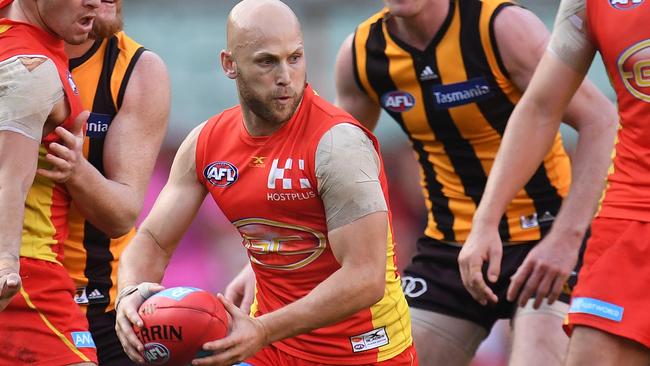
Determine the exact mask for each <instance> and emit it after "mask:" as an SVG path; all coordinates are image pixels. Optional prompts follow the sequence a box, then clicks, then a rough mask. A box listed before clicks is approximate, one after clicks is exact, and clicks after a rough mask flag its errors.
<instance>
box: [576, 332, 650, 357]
mask: <svg viewBox="0 0 650 366" xmlns="http://www.w3.org/2000/svg"><path fill="white" fill-rule="evenodd" d="M566 365H567V366H581V365H590V366H600V365H602V366H606V365H611V366H615V365H625V366H647V365H650V349H648V348H646V347H645V346H643V345H642V344H640V343H637V342H634V341H632V340H629V339H627V338H623V337H619V336H616V335H613V334H609V333H607V332H604V331H601V330H598V329H595V328H591V327H588V326H580V325H577V326H576V327H575V329H574V330H573V334H572V335H571V341H570V343H569V353H568V356H567V362H566Z"/></svg>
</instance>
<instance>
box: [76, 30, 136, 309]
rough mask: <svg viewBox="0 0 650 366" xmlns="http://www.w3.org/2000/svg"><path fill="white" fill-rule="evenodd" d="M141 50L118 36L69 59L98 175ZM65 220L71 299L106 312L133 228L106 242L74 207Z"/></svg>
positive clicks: (86, 146)
mask: <svg viewBox="0 0 650 366" xmlns="http://www.w3.org/2000/svg"><path fill="white" fill-rule="evenodd" d="M144 51H145V49H144V48H143V47H142V46H141V45H140V44H138V43H136V42H135V41H134V40H132V39H131V38H130V37H128V36H127V35H126V34H125V33H124V32H119V33H117V34H116V35H114V36H112V37H110V38H107V39H103V40H97V41H96V42H95V43H94V44H93V46H92V47H91V48H90V49H89V50H88V52H86V53H85V54H84V55H83V56H81V57H79V58H76V59H71V60H70V71H71V72H72V76H73V78H74V79H75V81H76V82H77V86H78V89H79V93H80V96H81V100H82V103H83V106H84V108H85V109H88V110H90V111H91V114H90V117H89V118H88V123H87V128H86V139H85V141H84V147H83V153H84V156H85V157H86V158H87V159H88V161H89V162H90V163H91V164H92V165H93V166H94V167H95V168H97V170H99V171H100V172H101V173H102V174H104V164H103V157H104V142H105V137H106V133H107V132H108V129H109V128H110V125H111V122H112V120H113V118H114V117H115V115H116V114H117V111H119V109H120V107H121V105H122V99H123V98H124V93H125V92H126V87H127V85H128V82H129V78H130V77H131V73H132V72H133V68H134V67H135V64H136V63H137V61H138V59H139V58H140V55H141V54H142V52H144ZM68 220H69V227H70V234H69V237H68V239H67V240H66V241H65V246H64V251H65V257H64V260H63V264H64V266H65V267H66V269H67V270H68V272H69V273H70V276H71V277H72V279H73V280H74V282H75V284H76V285H77V295H76V297H75V299H76V301H77V303H79V304H82V305H88V304H90V305H95V306H92V307H89V308H88V311H94V312H104V311H109V310H111V309H112V308H113V304H114V301H115V297H116V292H117V265H118V259H119V256H120V254H121V253H122V251H123V250H124V248H125V247H126V244H127V243H128V242H129V240H130V239H131V238H132V237H133V235H135V229H132V230H131V232H130V233H128V234H126V235H125V236H123V237H121V238H117V239H111V238H109V237H108V236H107V235H106V234H105V233H103V232H102V231H101V230H99V229H97V228H96V227H95V226H93V225H92V224H91V223H90V222H88V221H86V220H85V219H84V218H83V216H82V215H81V213H80V212H79V210H78V209H77V208H76V206H75V205H74V202H73V204H72V207H71V210H70V213H69V216H68ZM82 309H86V307H82ZM91 309H92V310H91Z"/></svg>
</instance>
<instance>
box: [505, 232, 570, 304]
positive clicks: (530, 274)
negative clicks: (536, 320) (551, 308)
mask: <svg viewBox="0 0 650 366" xmlns="http://www.w3.org/2000/svg"><path fill="white" fill-rule="evenodd" d="M560 236H562V235H556V234H554V232H553V230H551V232H550V233H549V234H548V235H547V236H546V238H544V239H543V240H542V241H540V242H539V244H537V245H536V246H535V247H534V248H533V249H532V250H531V251H530V252H529V253H528V255H527V256H526V259H524V262H523V263H522V264H521V266H519V268H518V269H517V272H515V274H514V275H513V276H512V277H511V282H510V286H509V287H508V294H507V297H508V301H514V300H515V299H517V303H518V304H519V305H520V306H524V305H526V303H527V302H528V299H530V298H532V297H534V298H535V302H534V303H533V308H535V309H537V308H539V306H540V305H541V304H542V301H543V300H544V298H547V299H548V300H547V301H548V304H549V305H550V304H552V303H553V302H555V300H557V298H558V297H559V296H560V294H561V293H562V287H563V286H564V283H565V282H566V281H567V279H568V278H569V276H570V275H571V272H572V271H573V269H574V268H575V265H576V261H577V260H578V250H579V248H580V244H581V243H582V238H578V239H570V238H568V237H567V236H564V237H560ZM517 295H518V296H517Z"/></svg>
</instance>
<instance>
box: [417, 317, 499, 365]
mask: <svg viewBox="0 0 650 366" xmlns="http://www.w3.org/2000/svg"><path fill="white" fill-rule="evenodd" d="M411 324H412V334H413V341H414V344H415V349H416V351H417V355H418V359H419V364H420V365H421V366H429V365H449V366H454V365H458V366H461V365H463V366H464V365H468V364H469V363H470V361H471V360H472V358H473V357H474V354H475V353H476V350H477V349H478V346H479V345H480V344H481V342H482V341H483V340H484V339H485V338H486V337H487V335H488V331H487V330H486V329H485V328H483V327H482V326H480V325H478V324H476V323H474V322H471V321H469V320H465V319H461V318H456V317H453V316H449V315H445V314H441V313H436V312H433V311H428V310H423V309H417V308H411Z"/></svg>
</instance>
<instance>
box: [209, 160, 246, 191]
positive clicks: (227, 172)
mask: <svg viewBox="0 0 650 366" xmlns="http://www.w3.org/2000/svg"><path fill="white" fill-rule="evenodd" d="M203 176H204V177H205V179H207V181H208V182H210V184H212V185H213V186H215V187H220V188H224V187H228V186H229V185H231V184H233V183H235V182H236V181H237V178H238V177H239V172H238V171H237V167H236V166H234V165H232V164H230V163H229V162H227V161H217V162H214V163H212V164H210V165H208V166H206V167H205V169H203Z"/></svg>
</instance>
